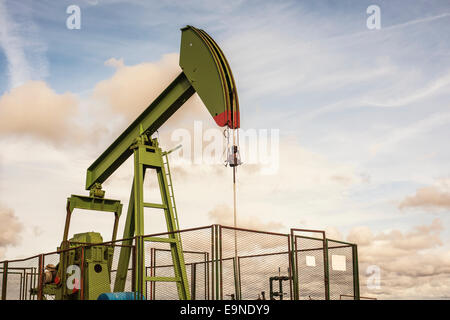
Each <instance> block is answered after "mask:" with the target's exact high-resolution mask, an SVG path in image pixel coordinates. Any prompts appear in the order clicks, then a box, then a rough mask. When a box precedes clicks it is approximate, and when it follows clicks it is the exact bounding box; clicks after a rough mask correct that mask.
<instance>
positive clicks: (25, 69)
mask: <svg viewBox="0 0 450 320" xmlns="http://www.w3.org/2000/svg"><path fill="white" fill-rule="evenodd" d="M22 12H23V14H24V16H25V17H24V19H25V21H26V23H17V22H16V21H14V19H13V17H12V15H11V14H10V12H9V11H8V6H7V4H6V1H5V0H0V21H1V24H0V46H1V48H2V49H3V52H4V54H5V56H6V59H7V61H8V74H9V84H10V88H15V87H17V86H20V85H21V84H23V83H25V82H27V81H29V80H39V79H43V78H44V77H45V76H46V75H47V68H48V62H47V59H46V57H45V51H46V47H45V44H44V43H42V42H41V41H40V37H39V34H38V30H37V27H36V25H35V24H34V23H33V20H32V19H31V16H30V15H29V12H28V11H27V10H23V11H22ZM29 60H31V62H30V61H29Z"/></svg>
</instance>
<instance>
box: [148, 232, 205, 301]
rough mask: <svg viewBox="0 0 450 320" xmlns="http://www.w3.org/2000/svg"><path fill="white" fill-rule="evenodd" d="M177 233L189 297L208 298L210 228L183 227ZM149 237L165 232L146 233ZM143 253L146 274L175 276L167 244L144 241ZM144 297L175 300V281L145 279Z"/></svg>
mask: <svg viewBox="0 0 450 320" xmlns="http://www.w3.org/2000/svg"><path fill="white" fill-rule="evenodd" d="M177 234H178V235H179V237H180V239H181V245H182V249H183V258H184V263H185V266H186V275H187V280H188V283H189V288H190V292H191V293H194V297H193V298H195V299H209V297H210V290H211V288H210V284H211V263H210V262H209V261H210V259H211V256H212V247H211V237H212V228H211V227H205V228H199V229H194V230H186V231H181V232H178V233H177ZM152 236H154V237H159V238H165V237H167V234H164V235H149V236H148V237H152ZM144 252H145V253H144V254H145V273H146V276H147V277H150V276H151V277H175V271H174V263H173V257H172V252H171V245H170V244H168V243H163V242H148V241H146V242H145V244H144ZM193 265H195V266H193ZM193 271H194V274H193ZM192 282H195V283H192ZM193 286H195V288H193ZM145 297H146V299H150V300H155V299H158V300H161V299H164V300H174V299H178V298H179V294H178V288H177V284H176V283H175V282H163V281H147V283H146V295H145Z"/></svg>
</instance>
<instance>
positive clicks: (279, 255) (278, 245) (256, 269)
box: [221, 227, 289, 300]
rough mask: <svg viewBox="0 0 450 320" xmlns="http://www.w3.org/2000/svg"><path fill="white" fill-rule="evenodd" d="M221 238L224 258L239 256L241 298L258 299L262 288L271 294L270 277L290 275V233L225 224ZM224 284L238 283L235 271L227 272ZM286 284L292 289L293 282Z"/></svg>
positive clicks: (224, 276) (224, 275)
mask: <svg viewBox="0 0 450 320" xmlns="http://www.w3.org/2000/svg"><path fill="white" fill-rule="evenodd" d="M221 240H222V241H221V244H222V246H221V253H222V259H230V258H234V257H235V256H236V254H237V256H238V257H239V260H240V263H239V264H240V268H239V269H240V272H239V278H240V292H241V293H242V296H241V297H240V298H241V299H249V300H255V299H257V298H258V296H259V295H261V293H262V291H264V292H265V293H266V296H268V294H267V293H268V292H269V285H270V283H269V278H270V277H271V276H278V275H280V274H281V275H283V276H288V275H289V254H288V252H289V237H288V235H283V234H275V233H268V232H257V231H251V230H241V229H234V228H230V227H222V228H221ZM231 268H232V264H231ZM223 283H224V284H225V283H233V285H234V275H233V273H232V272H228V273H226V274H225V273H224V274H223ZM286 287H287V290H286V292H289V282H287V283H286Z"/></svg>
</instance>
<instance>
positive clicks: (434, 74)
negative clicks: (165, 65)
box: [0, 0, 450, 297]
mask: <svg viewBox="0 0 450 320" xmlns="http://www.w3.org/2000/svg"><path fill="white" fill-rule="evenodd" d="M72 4H76V5H79V6H80V8H81V29H80V30H69V29H67V28H66V26H65V24H66V19H67V17H68V14H66V8H67V7H68V6H69V5H72ZM372 4H376V5H378V6H379V7H380V9H381V29H380V30H369V29H368V28H367V26H366V20H367V18H368V14H367V13H366V9H367V7H368V6H369V5H372ZM0 10H1V11H0V23H1V27H2V29H1V30H0V32H2V33H0V44H1V47H0V48H2V50H0V70H1V72H0V97H2V96H6V95H8V94H9V93H10V92H11V91H12V90H13V89H14V88H20V86H21V85H23V84H26V83H27V82H29V81H42V82H44V83H45V84H46V85H47V86H48V88H50V89H51V90H52V91H53V92H54V93H55V94H57V95H63V94H65V93H70V94H71V95H73V96H74V97H75V98H76V99H78V100H79V101H80V104H79V105H80V109H79V110H80V111H79V113H80V114H79V115H78V116H74V117H73V118H74V119H75V118H76V120H74V121H75V122H74V123H77V124H79V125H80V126H81V127H80V128H83V126H84V125H86V124H87V123H91V124H92V123H93V126H98V127H102V126H105V127H108V128H109V129H110V133H109V134H108V135H105V136H103V138H101V139H100V142H99V143H98V144H97V145H94V144H89V145H88V146H86V145H85V146H84V147H82V146H80V145H77V146H75V147H73V148H70V147H68V146H67V144H64V145H58V144H56V145H55V144H53V142H52V140H51V139H47V140H46V139H45V138H44V139H41V138H39V137H36V136H33V134H34V133H33V132H31V133H30V134H28V135H27V134H20V133H17V131H15V133H14V134H11V133H9V132H8V131H1V130H0V143H1V145H2V146H3V150H4V151H2V153H3V155H1V156H0V178H1V180H2V181H0V190H1V191H2V193H0V202H1V203H3V205H4V206H6V207H9V208H13V209H14V210H15V214H16V215H17V216H18V217H19V218H20V219H21V220H23V221H25V220H26V219H27V217H28V216H27V215H28V213H27V211H28V210H29V209H30V208H31V206H30V205H29V204H28V205H26V204H24V203H23V201H22V200H20V198H18V197H16V196H14V195H13V191H8V190H9V189H10V188H9V187H10V186H14V187H17V188H20V186H21V185H22V184H23V183H26V179H27V174H29V175H34V174H36V179H39V177H42V175H43V173H42V175H40V174H39V173H36V172H38V171H39V172H40V170H44V169H43V168H44V167H45V166H48V167H49V169H48V170H49V171H46V175H49V176H51V178H50V180H49V181H52V182H54V183H57V182H58V181H59V180H58V179H60V178H61V177H63V176H64V175H63V172H67V170H71V172H72V173H71V174H70V175H68V177H66V178H65V179H66V180H65V181H66V184H65V186H64V187H62V188H61V190H59V191H58V193H57V194H58V195H59V196H60V198H61V199H59V200H58V201H59V202H58V203H57V204H56V203H55V204H52V205H48V209H46V208H45V201H44V199H47V200H49V199H50V198H45V197H44V198H40V199H34V200H33V201H35V202H34V203H40V204H39V209H38V210H37V212H42V214H43V215H44V214H45V215H46V217H51V216H52V215H56V214H57V213H56V212H57V211H58V210H59V209H58V208H59V207H60V206H61V205H62V204H61V203H63V202H64V201H65V198H64V197H65V196H67V195H68V194H69V193H76V191H77V190H79V192H83V190H82V187H83V185H82V183H83V174H84V170H85V168H86V164H87V165H88V164H90V163H91V162H92V161H93V157H95V156H96V155H97V154H99V153H100V151H101V150H102V149H103V148H104V147H106V146H107V145H108V144H109V143H110V142H111V138H112V137H114V134H117V133H118V132H120V131H119V129H118V128H123V126H124V124H125V123H126V121H125V120H123V122H120V121H121V120H117V119H118V118H120V114H119V115H115V114H114V113H113V112H107V114H104V113H103V114H102V112H104V110H108V109H102V108H108V105H107V103H105V104H104V105H100V104H97V103H96V102H95V100H93V99H92V96H93V94H94V93H95V92H96V88H97V85H98V84H99V83H100V82H102V81H108V79H112V78H113V77H114V75H116V74H117V72H118V69H116V68H114V67H111V66H110V65H105V62H106V61H107V60H109V59H111V58H115V59H118V60H119V59H123V63H124V65H125V66H127V67H132V66H140V65H142V64H147V63H155V64H157V63H158V61H162V59H163V56H164V55H167V54H177V53H178V52H179V41H180V28H181V27H183V26H185V25H187V24H190V25H194V26H196V27H198V28H202V29H204V30H206V31H207V32H208V33H209V34H210V35H211V36H213V38H214V39H215V40H216V41H217V42H218V43H219V44H220V46H221V48H222V49H223V51H224V52H225V54H226V56H227V59H228V60H229V62H230V65H231V67H232V69H233V73H234V77H235V79H236V82H237V86H238V90H239V97H240V104H241V121H242V127H243V129H244V128H263V129H266V128H268V129H270V128H275V129H279V130H280V136H281V140H282V142H283V141H294V142H293V145H294V146H292V145H291V144H289V148H291V147H292V148H298V150H297V149H296V150H297V151H295V152H294V151H292V153H289V152H288V151H286V152H285V153H284V154H292V155H293V156H294V157H297V156H298V157H299V158H298V159H289V161H288V162H289V165H291V166H292V167H286V168H288V169H289V170H292V172H294V173H293V174H294V175H295V173H296V172H297V171H295V170H300V169H298V168H297V167H296V166H295V163H296V160H297V161H298V166H302V165H303V163H304V162H303V161H305V163H308V164H309V163H311V165H312V167H314V169H311V170H317V171H318V173H317V174H318V175H320V172H324V171H326V170H331V171H333V170H336V172H338V173H337V175H341V174H344V173H345V174H348V177H347V178H348V179H349V180H348V181H349V182H348V184H344V185H343V186H339V187H335V186H330V185H328V184H327V185H325V186H324V187H322V184H321V183H318V184H317V185H315V186H312V185H308V184H306V182H305V181H306V180H307V179H305V178H304V177H303V176H301V172H302V171H298V172H299V173H298V176H296V179H297V181H298V183H299V184H300V185H301V184H302V183H304V185H302V186H301V187H298V188H299V189H296V188H293V189H295V190H296V191H299V190H301V191H302V192H305V194H304V195H301V194H298V193H295V192H292V193H289V192H287V193H285V194H280V195H279V198H277V199H275V200H273V203H271V202H270V200H267V199H265V201H266V202H264V203H265V206H266V207H267V208H276V206H275V204H274V203H275V202H276V201H278V200H279V201H281V200H283V206H284V207H283V209H281V210H283V212H289V213H286V214H285V216H279V219H282V220H283V219H284V220H289V219H291V222H292V223H291V224H292V226H294V225H298V224H299V223H300V221H307V222H308V223H307V225H306V227H311V228H316V227H317V228H323V229H325V228H334V229H335V230H339V231H340V232H341V233H342V234H343V236H344V237H345V236H346V235H347V234H348V233H349V232H350V231H351V229H352V228H354V227H358V226H361V225H364V226H368V227H370V228H371V230H372V231H373V232H374V233H389V232H390V231H392V230H398V231H400V232H403V234H404V236H405V237H407V235H408V234H409V233H408V232H410V231H411V230H413V229H414V228H415V227H416V226H424V225H430V224H431V223H432V221H433V220H434V219H439V221H440V223H441V224H442V226H443V229H442V230H441V231H439V234H440V237H441V241H442V243H443V245H440V246H434V244H433V245H430V247H428V248H427V250H429V252H430V253H429V254H435V255H437V256H448V254H449V252H450V251H449V249H450V248H449V247H448V244H447V242H448V240H450V231H449V228H450V218H449V211H450V206H449V205H445V204H444V205H443V204H442V203H440V202H439V203H437V204H436V203H433V199H434V200H435V199H438V198H439V197H441V198H442V199H446V197H449V191H450V190H448V183H450V180H449V179H450V167H449V163H450V148H448V138H449V136H450V126H449V124H450V110H449V107H450V105H449V97H450V91H449V87H450V41H449V37H448V35H449V34H450V4H449V2H448V1H414V2H412V1H376V2H374V1H356V0H353V1H350V0H349V1H277V2H274V1H226V2H224V1H206V0H204V1H200V0H199V1H145V2H143V1H120V0H111V1H101V0H98V1H96V0H86V1H74V0H73V1H65V0H64V1H31V0H25V1H20V2H18V1H8V0H1V1H0ZM8 53H9V54H8ZM17 81H18V82H17ZM5 101H6V100H5ZM4 105H5V106H6V102H4ZM31 107H32V106H30V108H31ZM1 108H2V104H1V100H0V115H1V111H2V110H1ZM4 108H5V110H6V107H4ZM96 108H97V109H96ZM8 110H9V109H8ZM38 111H39V110H38ZM24 112H26V109H24ZM91 112H93V113H95V112H99V114H100V115H101V116H98V114H97V116H98V118H96V117H95V116H93V113H91ZM7 114H8V113H4V115H7ZM3 120H4V121H5V122H7V121H8V120H7V119H3ZM116 121H117V123H119V124H117V123H116ZM0 122H1V119H0ZM49 125H52V124H51V123H50V124H49ZM25 131H26V129H25ZM61 135H64V133H61ZM286 143H287V142H286ZM289 143H290V142H289ZM287 144H288V143H287ZM19 146H22V148H25V146H27V147H30V148H32V150H35V151H36V152H37V153H39V154H40V155H39V156H36V160H35V161H36V162H32V161H31V160H30V161H29V162H27V163H26V164H23V163H22V162H21V161H22V160H21V161H18V160H17V159H16V160H15V159H14V154H15V153H17V157H19V155H21V154H22V153H20V152H19V151H18V149H19ZM286 148H288V147H286ZM6 150H9V152H10V154H6ZM283 150H284V149H283V148H282V149H281V150H280V154H281V156H283ZM286 150H287V149H286ZM289 150H291V149H289ZM46 152H47V153H48V156H47V157H43V158H42V159H41V158H40V157H41V156H42V153H46ZM50 155H53V156H50ZM302 157H304V158H302ZM309 157H311V158H309ZM314 159H316V160H314ZM46 161H49V162H46ZM71 161H73V162H71ZM318 163H320V164H322V163H323V167H320V166H319V165H318ZM282 164H283V163H282ZM23 166H25V167H26V169H24V167H23ZM316 166H317V167H316ZM33 168H34V169H35V170H36V171H33ZM55 168H62V169H60V170H61V171H57V169H55ZM342 168H344V169H342ZM20 170H23V171H21V172H22V174H21V175H19V174H18V173H17V172H18V171H20ZM55 170H56V171H55ZM192 170H193V171H195V170H196V169H192ZM242 170H243V172H244V173H243V176H244V177H245V168H244V167H243V169H242ZM331 171H330V172H331ZM327 172H328V171H327ZM333 172H334V171H333ZM313 176H314V175H311V177H313ZM282 177H283V176H282V175H280V176H279V177H277V176H274V177H270V178H267V177H264V176H260V177H256V178H255V177H252V178H250V176H249V180H248V181H246V185H250V184H251V183H252V182H253V183H258V181H260V182H259V183H261V181H264V179H271V180H270V183H272V184H273V183H277V181H280V180H282ZM257 178H258V179H260V180H257ZM252 179H254V180H252ZM311 179H312V178H311ZM308 181H310V183H314V181H316V180H314V179H313V180H308ZM46 185H50V182H48V184H46ZM280 187H281V188H282V187H283V186H280ZM43 188H45V187H43ZM49 188H50V187H49ZM74 188H78V189H76V190H73V189H74ZM199 188H200V184H199ZM248 188H249V189H252V186H248ZM421 188H434V189H432V190H434V191H436V192H437V194H436V195H434V196H435V197H434V196H433V195H432V199H431V200H430V199H428V198H426V199H425V200H424V201H425V203H423V204H422V205H415V206H408V207H405V208H402V209H400V203H402V201H404V200H405V199H407V198H408V197H413V196H414V195H415V194H416V192H418V190H421ZM25 189H26V188H25ZM180 189H181V190H182V187H181V188H180ZM242 189H243V194H244V195H248V204H247V207H249V208H250V207H251V206H250V203H251V202H252V201H258V200H257V199H258V198H257V195H256V194H252V193H251V192H250V191H248V193H246V191H245V190H246V189H245V186H244V185H243V186H242ZM71 190H73V191H71ZM427 190H428V189H427ZM30 191H31V190H30ZM53 191H54V190H53V189H47V192H48V193H51V192H53ZM123 192H124V194H125V195H122V193H120V192H119V193H118V194H117V197H123V198H124V199H126V197H127V191H123ZM308 192H310V193H308ZM2 194H3V195H2ZM64 194H65V196H64ZM427 194H428V193H427ZM244 195H243V196H241V198H240V199H241V200H240V201H241V202H242V203H244V202H245V201H246V200H245V197H244ZM418 195H420V194H419V193H418ZM328 196H330V199H329V201H328V200H326V199H327V198H326V197H328ZM334 196H336V198H333V197H334ZM36 197H37V196H36ZM180 197H181V198H182V197H183V196H180ZM321 198H322V199H325V200H324V201H320V199H321ZM419 198H420V197H419ZM421 199H422V198H421ZM125 201H126V200H125ZM183 201H184V200H183V198H182V200H181V202H182V203H183ZM211 201H212V200H211ZM226 201H228V200H226ZM427 201H428V202H427ZM222 202H223V201H222ZM322 202H323V203H322ZM217 203H220V201H219V200H218V201H217ZM444 203H445V201H444ZM215 204H216V203H213V202H211V203H209V204H208V205H207V206H209V207H208V208H207V209H205V217H206V216H207V215H206V212H208V210H210V209H211V208H213V207H214V205H215ZM261 205H263V204H261ZM181 206H183V204H182V205H181ZM242 206H243V207H244V208H245V205H244V204H242ZM185 210H186V211H189V210H191V207H190V205H189V203H188V200H187V199H186V206H185ZM267 210H268V209H267ZM297 210H298V211H297ZM309 210H311V211H309ZM313 210H315V211H313ZM243 211H245V210H243ZM44 212H45V213H44ZM242 214H243V215H245V214H246V213H245V212H243V213H242ZM47 215H48V216H47ZM186 216H189V217H190V216H191V214H190V213H187V214H186ZM192 216H193V214H192ZM33 219H35V220H34V222H33V223H34V224H35V225H37V224H38V220H39V219H38V218H36V217H35V218H33ZM58 219H59V218H58ZM262 219H263V221H266V222H267V223H268V222H270V221H273V220H274V219H275V218H274V217H273V215H271V213H270V212H269V211H266V212H264V214H263V215H262ZM192 221H193V220H192ZM192 221H190V220H189V222H188V224H195V223H193V222H192ZM200 221H201V222H205V223H207V222H208V221H207V220H201V219H200ZM195 222H197V220H195ZM55 223H57V225H55V228H58V226H61V224H62V223H63V221H62V220H58V222H55ZM285 224H286V226H290V224H289V223H287V222H286V223H285ZM41 228H43V227H41ZM46 239H47V240H45V241H46V242H45V243H48V244H49V245H50V243H55V241H59V238H58V240H55V239H54V238H51V237H47V238H46ZM55 245H56V244H55ZM27 246H28V247H27ZM24 248H28V251H32V250H31V248H32V247H31V246H30V244H29V243H28V242H27V241H26V240H24V242H22V244H21V245H19V246H18V247H17V248H10V249H9V250H10V251H8V252H10V253H11V254H13V253H15V254H16V255H18V254H19V253H18V252H19V251H20V250H23V249H24ZM33 249H36V248H35V247H33ZM433 250H440V251H437V252H434V251H433ZM368 251H369V249H368ZM419 253H420V252H419ZM419 253H418V251H414V253H407V254H406V255H413V254H414V255H416V254H419ZM380 259H381V258H380ZM405 259H406V258H405ZM438 276H442V274H439V275H438ZM445 276H448V274H445ZM395 294H398V293H395ZM395 294H394V293H391V296H395ZM408 294H410V295H413V296H414V295H416V296H419V297H420V296H427V295H430V294H432V293H429V292H425V291H423V292H422V291H420V292H419V293H417V292H416V293H411V292H410V291H408ZM400 295H401V294H400ZM386 296H389V294H386Z"/></svg>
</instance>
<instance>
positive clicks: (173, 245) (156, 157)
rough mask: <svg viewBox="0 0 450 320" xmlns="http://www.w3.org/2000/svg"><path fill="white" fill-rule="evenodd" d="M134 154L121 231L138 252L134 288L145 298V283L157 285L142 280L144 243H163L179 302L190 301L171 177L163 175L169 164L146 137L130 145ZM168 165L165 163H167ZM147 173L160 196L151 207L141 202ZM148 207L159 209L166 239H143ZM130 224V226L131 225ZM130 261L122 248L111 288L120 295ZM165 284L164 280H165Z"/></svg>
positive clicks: (153, 143) (154, 143)
mask: <svg viewBox="0 0 450 320" xmlns="http://www.w3.org/2000/svg"><path fill="white" fill-rule="evenodd" d="M133 153H134V180H133V190H132V192H131V196H130V203H131V202H133V205H130V206H129V207H128V213H127V215H128V216H127V222H126V225H125V230H124V238H130V237H133V236H134V235H136V236H137V237H138V238H137V239H138V240H137V241H136V243H137V247H138V249H137V250H138V252H137V256H136V273H137V277H136V288H137V291H138V292H139V293H141V294H144V288H145V282H146V281H159V280H158V279H153V280H149V279H148V277H145V276H144V274H145V272H144V270H145V252H144V242H145V241H150V242H152V241H154V242H166V243H168V244H169V245H170V250H171V255H172V261H173V265H174V274H175V278H174V282H176V284H177V289H178V294H179V298H180V299H182V300H186V299H190V293H189V284H188V280H187V273H186V266H185V263H184V256H183V250H182V244H181V238H180V237H179V234H178V233H176V231H177V230H179V229H178V225H177V223H176V220H175V212H174V207H173V204H174V199H173V198H174V196H173V194H170V190H171V189H170V186H169V183H168V179H169V178H170V173H169V172H166V168H168V163H167V162H165V161H164V160H163V158H164V157H165V153H164V152H163V151H162V150H161V148H160V147H159V145H158V141H157V139H152V140H150V139H149V137H148V136H146V135H142V136H141V137H139V138H138V139H136V143H135V144H134V145H133ZM166 161H167V159H166ZM147 169H154V170H156V174H157V177H158V185H159V189H160V193H161V202H162V203H161V204H150V203H147V202H144V199H143V192H144V191H143V183H144V176H145V171H146V170H147ZM145 207H151V208H157V209H161V210H162V211H163V212H164V217H165V220H166V226H167V231H168V232H170V233H169V235H168V238H160V237H145V230H144V208H145ZM132 221H133V222H132ZM129 258H130V249H128V248H122V249H121V254H120V257H119V264H118V269H117V280H116V283H115V285H114V288H115V291H123V288H124V285H125V279H126V274H127V271H128V265H129ZM164 281H165V280H164Z"/></svg>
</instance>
